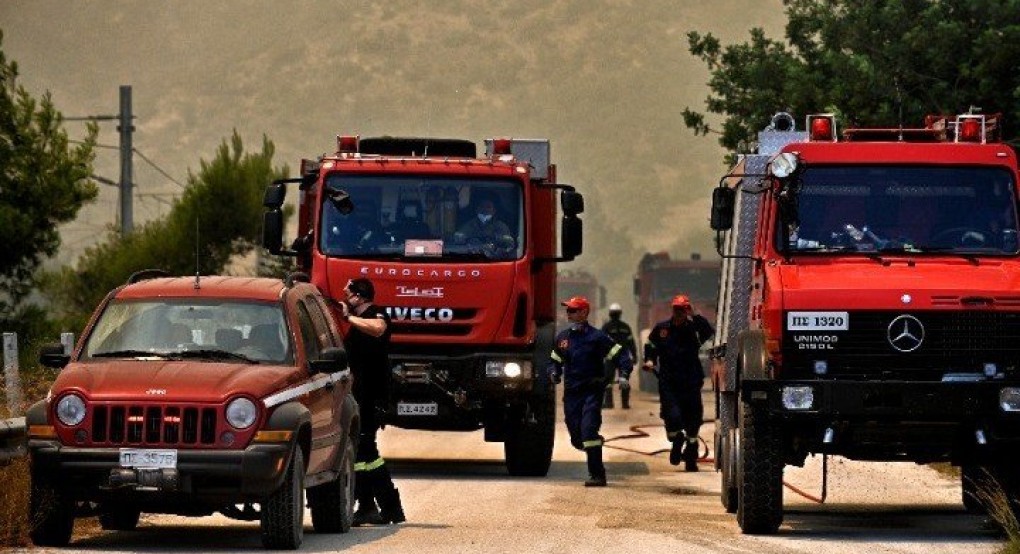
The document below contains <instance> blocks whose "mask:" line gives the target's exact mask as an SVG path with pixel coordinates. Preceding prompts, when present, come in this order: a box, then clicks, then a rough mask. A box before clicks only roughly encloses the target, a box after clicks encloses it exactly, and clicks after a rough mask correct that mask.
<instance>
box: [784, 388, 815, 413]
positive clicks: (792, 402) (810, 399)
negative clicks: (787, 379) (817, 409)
mask: <svg viewBox="0 0 1020 554" xmlns="http://www.w3.org/2000/svg"><path fill="white" fill-rule="evenodd" d="M814 404H815V389H813V388H812V387H803V386H800V387H783V407H784V408H786V409H787V410H810V409H811V408H812V407H813V406H814Z"/></svg>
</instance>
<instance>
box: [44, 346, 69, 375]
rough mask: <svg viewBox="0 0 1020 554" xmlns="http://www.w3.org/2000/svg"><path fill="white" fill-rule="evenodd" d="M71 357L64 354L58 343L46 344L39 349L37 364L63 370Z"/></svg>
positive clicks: (62, 347)
mask: <svg viewBox="0 0 1020 554" xmlns="http://www.w3.org/2000/svg"><path fill="white" fill-rule="evenodd" d="M70 361H71V356H68V355H67V354H64V345H63V344H59V343H54V344H47V345H44V346H43V347H42V348H40V349H39V363H40V364H42V365H44V366H46V367H49V368H53V369H63V368H64V367H65V366H66V365H67V364H68V362H70Z"/></svg>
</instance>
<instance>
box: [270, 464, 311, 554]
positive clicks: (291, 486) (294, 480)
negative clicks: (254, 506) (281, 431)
mask: <svg viewBox="0 0 1020 554" xmlns="http://www.w3.org/2000/svg"><path fill="white" fill-rule="evenodd" d="M304 493H305V461H304V457H303V456H302V454H301V448H300V447H298V446H297V445H295V446H294V453H293V454H292V455H291V457H290V465H288V466H287V469H286V474H285V475H284V478H283V483H282V484H281V485H280V488H279V489H277V490H276V491H275V492H273V494H271V495H269V498H267V499H266V500H265V502H263V503H262V514H261V516H262V517H261V522H260V523H261V527H262V546H264V547H265V548H267V549H270V550H296V549H297V548H298V547H300V546H301V540H302V539H303V538H304V515H305V502H304V500H305V499H304Z"/></svg>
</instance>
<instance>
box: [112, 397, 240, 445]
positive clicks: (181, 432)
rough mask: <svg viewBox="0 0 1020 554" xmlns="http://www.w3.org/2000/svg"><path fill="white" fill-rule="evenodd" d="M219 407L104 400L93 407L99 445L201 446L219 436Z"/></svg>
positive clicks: (214, 440)
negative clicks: (140, 403)
mask: <svg viewBox="0 0 1020 554" xmlns="http://www.w3.org/2000/svg"><path fill="white" fill-rule="evenodd" d="M218 412H219V410H218V408H215V407H208V406H189V405H180V406H177V405H173V406H162V405H160V406H142V405H137V404H111V403H101V404H93V406H92V443H93V444H95V445H104V444H109V445H146V446H150V445H152V446H157V445H158V446H175V445H176V446H201V445H212V444H213V443H215V442H216V437H217V435H218V432H217V431H218V429H217V426H218V425H219V424H220V422H219V421H218V419H219V418H218V416H217V414H218Z"/></svg>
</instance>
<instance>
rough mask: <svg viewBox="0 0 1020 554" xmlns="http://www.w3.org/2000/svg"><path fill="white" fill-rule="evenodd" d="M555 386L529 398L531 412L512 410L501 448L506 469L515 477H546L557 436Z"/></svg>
mask: <svg viewBox="0 0 1020 554" xmlns="http://www.w3.org/2000/svg"><path fill="white" fill-rule="evenodd" d="M553 390H555V389H548V391H547V392H546V393H545V394H537V395H535V396H533V397H532V399H531V402H530V404H531V416H533V417H534V420H533V421H528V419H531V416H528V415H526V414H521V413H520V412H518V411H516V410H512V411H511V414H510V415H511V417H512V421H511V422H509V429H507V436H506V441H505V442H504V443H503V452H504V454H505V455H506V469H507V471H508V472H509V473H510V475H513V476H515V477H545V475H546V474H548V473H549V464H550V463H552V451H553V441H554V440H555V438H556V396H555V394H554V393H553Z"/></svg>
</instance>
